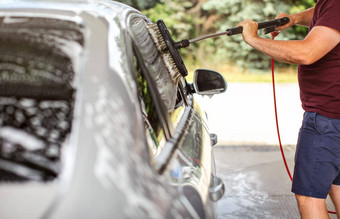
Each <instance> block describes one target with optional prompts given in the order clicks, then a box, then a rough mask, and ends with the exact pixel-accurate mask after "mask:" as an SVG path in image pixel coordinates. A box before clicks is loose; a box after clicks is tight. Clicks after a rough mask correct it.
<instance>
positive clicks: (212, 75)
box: [193, 69, 227, 96]
mask: <svg viewBox="0 0 340 219" xmlns="http://www.w3.org/2000/svg"><path fill="white" fill-rule="evenodd" d="M193 84H194V87H193V88H194V91H195V93H197V94H200V95H208V96H212V95H214V94H219V93H223V92H225V91H226V90H227V82H226V81H225V80H224V78H223V76H222V75H221V74H220V73H218V72H216V71H213V70H209V69H197V70H196V71H195V73H194V81H193Z"/></svg>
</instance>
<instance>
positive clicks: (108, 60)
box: [0, 0, 226, 219]
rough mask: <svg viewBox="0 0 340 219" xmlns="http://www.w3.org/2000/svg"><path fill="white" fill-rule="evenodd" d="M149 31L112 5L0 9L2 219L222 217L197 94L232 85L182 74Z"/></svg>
mask: <svg viewBox="0 0 340 219" xmlns="http://www.w3.org/2000/svg"><path fill="white" fill-rule="evenodd" d="M150 24H151V21H150V20H149V19H148V18H147V17H145V16H144V15H143V14H141V13H140V12H139V11H137V10H135V9H133V8H131V7H128V6H126V5H123V4H121V3H117V2H114V1H105V0H103V1H86V2H79V1H77V2H76V1H75V2H67V1H0V218H5V219H7V218H81V219H83V218H119V219H120V218H214V202H216V201H217V200H218V199H220V198H221V197H222V196H223V193H224V185H223V182H222V181H221V180H220V179H219V178H218V177H216V173H215V167H214V160H213V154H212V145H214V144H216V142H217V139H216V135H214V134H211V133H209V129H208V127H207V120H206V114H205V112H204V111H203V109H201V108H200V106H199V105H198V103H197V102H196V101H195V95H197V94H203V95H210V96H211V95H214V94H216V93H220V92H224V91H225V90H226V83H225V81H224V79H223V77H222V76H221V75H220V74H219V73H217V72H214V71H211V70H206V69H198V70H196V72H195V76H194V81H193V83H188V82H187V81H186V79H185V77H183V76H181V75H172V74H171V70H169V66H166V65H165V64H164V63H165V60H164V57H163V56H162V55H161V54H160V53H159V52H158V51H157V49H156V46H155V44H154V42H153V41H152V39H151V38H150V35H149V34H148V29H147V28H148V26H149V25H150ZM170 67H171V66H170ZM195 93H197V94H195Z"/></svg>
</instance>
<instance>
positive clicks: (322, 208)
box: [295, 194, 329, 219]
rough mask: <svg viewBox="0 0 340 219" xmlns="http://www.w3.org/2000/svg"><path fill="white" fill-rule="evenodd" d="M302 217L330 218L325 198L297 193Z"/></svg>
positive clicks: (305, 218)
mask: <svg viewBox="0 0 340 219" xmlns="http://www.w3.org/2000/svg"><path fill="white" fill-rule="evenodd" d="M295 197H296V200H297V202H298V207H299V212H300V215H301V219H312V218H313V219H314V218H315V219H328V218H329V216H328V212H327V207H326V201H325V199H319V198H313V197H308V196H303V195H297V194H296V195H295Z"/></svg>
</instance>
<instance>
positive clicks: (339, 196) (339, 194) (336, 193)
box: [329, 184, 340, 218]
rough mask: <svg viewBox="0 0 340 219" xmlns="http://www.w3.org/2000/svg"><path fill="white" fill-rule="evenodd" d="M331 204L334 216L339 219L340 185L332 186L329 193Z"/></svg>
mask: <svg viewBox="0 0 340 219" xmlns="http://www.w3.org/2000/svg"><path fill="white" fill-rule="evenodd" d="M329 196H330V197H331V199H332V201H333V204H334V206H335V209H336V214H337V216H338V218H340V185H334V184H333V185H332V188H331V191H330V192H329Z"/></svg>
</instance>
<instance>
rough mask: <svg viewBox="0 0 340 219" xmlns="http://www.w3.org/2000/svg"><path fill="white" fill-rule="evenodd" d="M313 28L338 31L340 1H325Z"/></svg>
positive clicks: (339, 28)
mask: <svg viewBox="0 0 340 219" xmlns="http://www.w3.org/2000/svg"><path fill="white" fill-rule="evenodd" d="M315 26H326V27H330V28H333V29H335V30H337V31H340V0H326V1H324V4H323V5H322V8H321V10H320V16H319V19H318V20H317V21H316V23H315Z"/></svg>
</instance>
